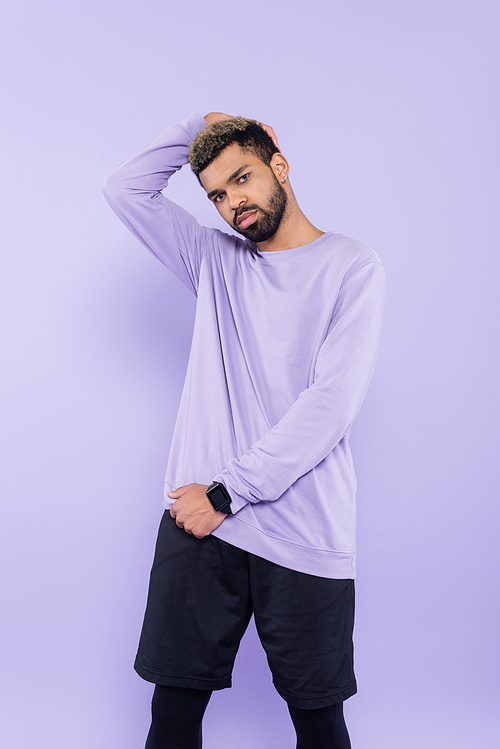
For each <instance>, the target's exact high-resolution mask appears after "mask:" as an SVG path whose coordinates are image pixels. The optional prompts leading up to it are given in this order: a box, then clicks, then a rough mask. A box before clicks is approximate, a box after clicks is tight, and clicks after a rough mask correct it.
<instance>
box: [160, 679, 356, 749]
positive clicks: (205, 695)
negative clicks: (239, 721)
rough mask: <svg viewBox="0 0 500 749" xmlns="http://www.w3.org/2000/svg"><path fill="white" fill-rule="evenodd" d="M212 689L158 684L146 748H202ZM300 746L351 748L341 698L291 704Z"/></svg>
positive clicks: (299, 748) (331, 748) (298, 745)
mask: <svg viewBox="0 0 500 749" xmlns="http://www.w3.org/2000/svg"><path fill="white" fill-rule="evenodd" d="M211 695H212V692H207V691H205V690H203V689H186V688H184V687H164V686H160V685H156V687H155V691H154V694H153V701H152V705H151V711H152V717H153V720H152V723H151V728H150V730H149V734H148V738H147V741H146V747H145V749H179V747H183V749H201V722H202V720H203V715H204V714H205V710H206V708H207V705H208V701H209V700H210V697H211ZM288 710H289V712H290V716H291V718H292V721H293V725H294V727H295V731H296V733H297V749H351V742H350V740H349V734H348V733H347V728H346V725H345V722H344V714H343V709H342V702H338V703H337V704H336V705H329V706H328V707H321V708H319V709H317V710H302V709H300V708H298V707H292V706H291V705H288Z"/></svg>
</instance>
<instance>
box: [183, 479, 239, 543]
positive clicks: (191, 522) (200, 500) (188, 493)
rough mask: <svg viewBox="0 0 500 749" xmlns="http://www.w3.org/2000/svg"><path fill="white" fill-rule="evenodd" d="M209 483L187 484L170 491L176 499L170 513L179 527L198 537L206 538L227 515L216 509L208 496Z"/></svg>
mask: <svg viewBox="0 0 500 749" xmlns="http://www.w3.org/2000/svg"><path fill="white" fill-rule="evenodd" d="M208 486H209V485H208V484H187V485H186V486H179V488H178V489H175V490H174V491H171V492H169V493H168V496H169V497H173V498H174V499H175V500H176V501H175V502H174V504H173V505H172V507H171V508H170V515H171V516H172V517H173V518H174V519H175V522H176V524H177V525H178V526H179V528H183V529H184V530H185V531H186V533H192V534H193V536H196V538H204V537H205V536H208V535H209V534H210V533H212V531H214V530H215V529H216V528H218V527H219V525H220V524H221V523H222V521H223V520H224V519H225V518H226V517H227V515H226V514H225V513H224V512H218V511H217V510H214V508H213V506H212V503H211V502H210V500H209V498H208V497H207V494H206V491H207V489H208Z"/></svg>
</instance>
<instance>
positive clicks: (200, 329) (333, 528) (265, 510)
mask: <svg viewBox="0 0 500 749" xmlns="http://www.w3.org/2000/svg"><path fill="white" fill-rule="evenodd" d="M205 125H206V122H205V120H204V119H203V118H202V117H201V116H200V115H198V114H195V113H192V114H191V115H189V116H188V117H187V118H186V119H185V120H184V121H183V122H182V123H180V124H179V125H177V126H174V127H169V128H168V129H167V130H165V131H164V132H163V133H162V134H161V135H160V136H159V137H158V138H157V139H156V140H155V141H153V143H151V145H150V146H148V147H146V148H144V149H143V150H142V151H140V152H139V153H138V154H137V155H136V156H134V157H133V158H131V159H130V160H129V161H127V162H125V163H124V164H122V165H120V166H119V167H118V168H117V169H115V170H114V172H112V173H111V174H110V175H109V176H108V177H107V179H106V180H105V183H104V192H105V195H106V197H107V199H108V201H109V203H110V205H111V207H112V208H113V210H114V211H115V212H116V213H117V215H118V216H119V217H120V219H121V220H122V221H123V222H124V223H125V225H126V226H127V227H128V228H129V229H130V230H131V231H132V232H133V234H134V235H135V236H136V237H137V238H138V239H139V240H140V241H141V242H142V243H143V244H144V245H145V246H146V247H147V248H148V249H149V250H150V251H151V252H153V253H154V255H156V257H158V258H159V260H161V261H162V263H164V264H165V265H166V266H167V268H169V269H170V270H171V271H172V272H173V273H174V274H175V275H176V276H177V277H178V278H179V279H180V280H181V281H182V282H183V283H184V284H185V285H186V286H187V288H188V289H189V290H190V291H192V292H193V294H195V295H196V296H197V306H196V318H195V324H194V331H193V341H192V347H191V353H190V357H189V363H188V368H187V373H186V381H185V384H184V388H183V391H182V397H181V402H180V406H179V413H178V416H177V420H176V424H175V429H174V434H173V438H172V444H171V448H170V455H169V459H168V465H167V472H166V476H165V497H164V506H165V507H166V508H168V507H170V506H171V504H172V503H173V501H174V500H173V499H171V498H170V497H168V494H167V492H169V491H171V490H172V489H176V488H177V487H179V486H182V485H185V484H189V483H191V482H196V483H200V484H210V483H211V482H212V481H213V480H217V481H221V482H223V483H224V485H225V486H226V488H227V490H228V491H229V494H230V495H231V498H232V512H233V515H228V516H227V517H226V519H225V520H224V521H223V522H222V524H221V525H220V526H219V527H218V528H217V529H216V530H215V531H213V535H214V536H217V537H218V538H221V539H223V540H224V541H227V542H228V543H230V544H233V545H234V546H238V547H240V548H242V549H246V550H247V551H250V552H252V553H253V554H256V555H258V556H260V557H264V558H265V559H269V560H271V561H272V562H275V563H277V564H280V565H282V566H284V567H288V568H289V569H294V570H298V571H300V572H306V573H309V574H313V575H318V576H320V577H331V578H353V577H355V493H356V478H355V474H354V469H353V464H352V458H351V452H350V449H349V443H348V439H349V432H350V429H351V424H352V422H353V420H354V418H355V416H356V414H357V413H358V410H359V408H360V406H361V403H362V401H363V398H364V396H365V393H366V390H367V387H368V384H369V381H370V378H371V375H372V372H373V368H374V364H375V359H376V352H377V346H378V341H379V334H380V326H381V319H382V310H383V300H384V290H385V276H384V270H383V267H382V265H381V263H380V259H379V258H378V256H377V255H376V254H375V252H373V250H371V249H369V248H368V247H366V246H364V245H362V244H360V243H359V242H356V241H355V240H353V239H349V238H348V237H344V236H342V235H341V234H335V233H333V232H327V233H326V234H324V235H323V236H321V237H319V239H316V240H315V241H313V242H311V243H309V244H307V245H303V246H301V247H296V248H293V249H289V250H281V251H275V252H260V251H259V250H258V249H257V246H256V245H255V244H253V243H252V242H250V241H248V240H245V239H244V238H243V237H236V236H232V235H230V234H226V233H224V232H221V231H219V230H217V229H210V228H207V227H205V226H200V225H199V224H198V223H197V221H196V220H195V219H194V218H193V216H191V215H190V214H189V213H187V211H185V210H184V209H183V208H181V207H180V206H178V205H176V204H175V203H172V202H171V201H169V200H168V199H167V198H166V197H165V196H164V195H163V193H162V190H163V189H164V188H165V187H166V186H167V182H168V179H169V178H170V176H171V175H172V174H173V173H174V172H175V171H177V170H178V169H180V167H182V166H183V165H184V164H186V163H187V162H188V153H189V147H190V145H191V143H192V141H193V139H194V137H195V136H196V134H197V133H198V132H199V130H201V129H202V128H203V127H205Z"/></svg>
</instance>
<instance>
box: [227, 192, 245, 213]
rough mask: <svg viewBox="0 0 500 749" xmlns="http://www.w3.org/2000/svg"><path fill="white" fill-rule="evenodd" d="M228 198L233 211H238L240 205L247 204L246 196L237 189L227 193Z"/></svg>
mask: <svg viewBox="0 0 500 749" xmlns="http://www.w3.org/2000/svg"><path fill="white" fill-rule="evenodd" d="M227 200H228V203H229V207H230V208H231V210H232V211H236V210H237V209H238V208H239V207H240V206H242V205H245V202H246V198H245V197H244V196H243V195H242V194H241V193H240V192H237V191H231V192H228V193H227Z"/></svg>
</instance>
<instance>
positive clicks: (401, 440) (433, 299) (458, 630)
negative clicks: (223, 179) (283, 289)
mask: <svg viewBox="0 0 500 749" xmlns="http://www.w3.org/2000/svg"><path fill="white" fill-rule="evenodd" d="M499 16H500V11H499V10H498V3H497V2H496V0H492V1H491V2H480V1H479V2H478V1H477V0H470V1H469V2H462V1H461V0H432V1H431V0H421V1H420V2H415V1H414V0H399V1H397V0H392V1H391V0H386V1H381V2H377V1H376V0H351V1H350V2H339V1H338V0H330V1H329V2H326V0H324V1H323V2H318V1H315V0H309V2H307V3H299V2H296V1H295V0H289V2H288V3H270V4H268V3H267V2H264V0H258V2H249V3H241V4H237V3H234V2H218V3H207V2H201V0H198V2H194V3H190V4H189V3H178V4H175V5H174V3H171V2H161V1H160V0H150V2H148V3H146V4H144V3H139V2H130V0H125V1H124V0H121V1H120V2H118V0H103V1H101V2H99V3H97V2H95V0H94V2H89V3H86V4H85V3H79V4H75V3H68V2H63V1H62V0H59V1H57V0H47V2H44V3H38V2H37V3H35V2H20V3H18V4H14V3H11V5H10V7H9V8H7V9H4V10H3V11H2V21H1V24H2V29H3V30H2V37H3V39H2V47H3V52H2V55H5V59H2V60H1V65H0V70H1V71H2V75H4V76H5V80H4V81H3V82H2V87H1V91H2V103H3V105H4V107H5V110H4V116H3V118H2V130H3V137H2V146H3V148H2V201H1V208H2V213H3V218H2V223H1V227H2V251H3V263H2V265H3V272H2V290H1V293H0V299H1V303H2V307H3V309H4V315H3V318H2V319H3V321H4V323H5V325H4V327H5V332H4V334H3V338H2V354H3V365H2V370H1V378H2V383H1V392H2V396H3V397H4V399H5V403H4V406H3V409H2V412H3V414H4V416H3V417H2V421H3V427H4V433H3V446H2V457H4V458H5V467H4V468H2V472H1V481H2V514H3V517H2V522H1V538H0V548H1V554H2V571H3V573H4V582H3V583H2V586H3V587H2V591H1V598H0V600H1V605H2V617H1V621H2V629H3V632H2V645H3V648H2V649H3V656H2V675H3V678H2V694H1V695H0V710H1V711H2V712H4V716H3V719H2V728H1V733H0V743H1V744H2V745H3V746H8V747H9V749H25V747H30V746H36V747H37V748H38V749H68V747H70V748H71V749H110V747H117V748H118V747H119V748H120V749H137V748H138V747H142V746H143V742H144V737H145V734H146V731H147V726H148V723H149V715H148V713H149V700H150V694H151V686H150V685H148V684H146V683H145V682H143V681H141V679H139V677H137V676H136V675H135V673H134V672H133V670H132V661H133V658H134V655H135V648H136V644H137V639H138V634H139V629H140V624H141V620H142V614H143V609H144V604H145V596H146V586H147V578H148V573H149V567H150V563H151V558H152V553H153V544H154V540H155V535H156V529H157V524H158V521H159V518H160V515H161V494H162V481H163V473H164V469H165V466H166V458H167V452H168V446H169V440H170V436H171V432H172V428H173V423H174V419H175V415H176V410H177V405H178V401H179V396H180V389H181V386H182V382H183V377H184V372H185V367H186V362H187V356H188V352H189V343H190V333H191V326H192V322H193V311H194V299H193V298H192V297H191V296H190V294H189V292H187V291H186V290H185V289H184V288H183V287H182V286H181V284H180V283H179V282H178V281H177V280H176V279H175V278H173V277H172V278H171V277H170V275H169V273H168V272H167V271H166V270H165V269H164V268H163V267H162V266H161V265H160V264H159V263H158V261H156V260H155V259H154V258H153V257H152V256H150V255H148V253H147V251H146V250H144V249H143V248H141V246H140V245H139V244H138V243H137V242H136V240H134V239H133V237H132V236H131V235H129V234H128V232H127V231H126V229H125V228H124V227H122V226H121V224H120V223H119V222H118V220H117V219H116V218H115V216H114V215H113V214H112V213H111V211H110V210H109V208H108V206H107V205H106V203H105V201H104V199H103V197H102V194H101V181H102V179H103V177H104V176H105V175H106V174H107V173H108V172H109V171H110V170H111V169H112V168H113V167H114V166H115V165H116V164H118V163H119V162H120V161H122V160H124V159H125V158H127V157H128V156H130V155H131V154H132V153H133V152H135V151H136V150H137V149H138V148H140V147H141V146H142V145H144V144H145V143H147V142H148V141H149V140H151V139H152V138H153V137H155V136H156V135H157V134H158V133H159V132H160V130H162V129H163V128H164V127H165V126H166V125H168V124H171V123H173V122H176V121H178V120H179V119H181V118H182V117H183V116H184V115H185V114H187V113H188V112H189V111H191V110H193V109H195V110H198V111H200V112H201V113H202V114H205V113H206V112H207V111H211V110H220V111H225V112H229V113H233V114H243V115H247V116H251V117H256V118H258V119H261V120H263V121H264V122H268V123H270V124H272V125H273V126H274V128H275V130H276V131H277V133H278V135H279V138H280V145H281V148H282V150H283V152H284V153H285V154H286V155H287V156H288V158H289V161H290V163H291V181H292V184H293V186H294V188H295V191H296V194H297V197H298V199H299V202H300V203H301V206H302V207H303V209H304V210H305V212H306V214H307V215H308V216H309V217H310V218H311V220H312V221H313V222H314V223H316V224H317V225H318V226H320V227H321V228H322V229H333V230H336V231H340V232H343V233H345V234H348V235H351V236H354V237H356V238H357V239H360V240H362V241H364V242H366V243H367V244H369V245H370V246H372V247H373V248H374V249H376V250H377V252H378V253H379V254H380V256H381V258H382V260H383V261H384V264H385V266H386V269H387V275H388V282H389V297H388V304H387V314H386V323H385V329H384V336H383V341H382V347H381V352H380V357H379V364H378V368H377V371H376V374H375V377H374V380H373V383H372V387H371V390H370V392H369V395H368V397H367V400H366V402H365V405H364V407H363V409H362V412H361V413H360V415H359V417H358V420H357V424H356V426H355V428H354V430H353V442H352V444H353V452H354V457H355V461H356V465H357V473H358V480H359V494H358V508H359V530H358V547H359V562H358V580H357V596H358V598H357V602H358V603H357V624H356V666H357V675H358V682H359V687H360V692H359V694H358V695H357V696H356V697H354V698H352V699H351V700H350V701H349V702H348V703H347V706H346V713H347V717H348V722H349V727H350V731H351V735H352V739H353V747H354V749H392V748H393V749H401V747H404V749H421V747H422V746H425V747H427V748H434V747H435V748H436V749H438V748H439V749H441V748H442V747H445V746H446V747H451V746H453V747H454V749H469V748H471V747H474V748H475V747H481V749H493V748H494V747H497V746H499V742H500V731H499V722H498V717H495V716H498V705H497V698H498V668H499V664H498V651H497V641H498V632H499V621H498V610H497V609H498V607H497V601H496V591H497V582H496V576H497V569H498V563H499V560H498V551H497V550H498V516H499V511H498V509H497V500H498V464H499V459H498V423H499V414H498V404H499V398H498V393H497V389H498V369H497V364H498V341H499V330H498V317H497V312H498V278H499V270H500V268H499V265H500V261H499V250H500V246H499V240H498V236H499V234H498V210H499V204H500V195H499V186H498V166H499V165H498V155H499V154H498V151H499V147H498V144H499V136H498V134H499V132H500V122H499V105H498V80H499V65H498V61H499V55H498V22H499V20H500V18H499ZM171 194H172V195H173V196H174V197H175V199H178V200H179V202H181V203H182V204H184V205H185V206H187V207H189V208H190V209H191V210H192V211H193V212H195V213H196V214H197V215H198V216H199V218H200V220H201V221H203V222H205V223H209V224H212V225H220V224H219V223H218V218H217V216H216V214H215V212H214V211H213V207H212V206H210V205H209V204H208V201H206V199H205V198H204V196H203V194H202V192H201V190H200V189H199V187H198V185H197V184H196V181H195V180H194V178H193V177H192V175H191V174H190V173H189V172H188V171H187V170H184V173H182V174H181V175H179V176H178V178H177V179H176V180H175V185H173V186H172V191H171ZM68 735H69V737H70V738H68ZM233 746H238V747H239V749H250V748H252V749H255V747H259V749H291V748H292V747H293V746H294V740H293V733H292V730H291V728H290V725H289V722H288V715H287V711H286V706H285V703H284V702H283V701H282V700H281V699H280V698H279V697H278V696H277V695H276V694H275V692H274V690H273V687H272V685H271V683H270V677H269V674H268V671H267V667H266V664H265V659H264V656H263V654H262V652H261V650H260V647H259V645H258V643H257V641H256V637H255V634H254V632H253V630H252V629H251V630H250V631H249V633H248V635H247V637H246V638H245V640H244V642H243V645H242V648H241V651H240V655H239V657H238V661H237V666H236V671H235V677H234V688H233V689H232V690H231V691H225V692H221V693H218V694H216V695H215V696H214V698H213V701H212V704H211V708H210V711H209V713H208V715H207V719H206V728H205V747H206V749H223V748H224V747H233Z"/></svg>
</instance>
